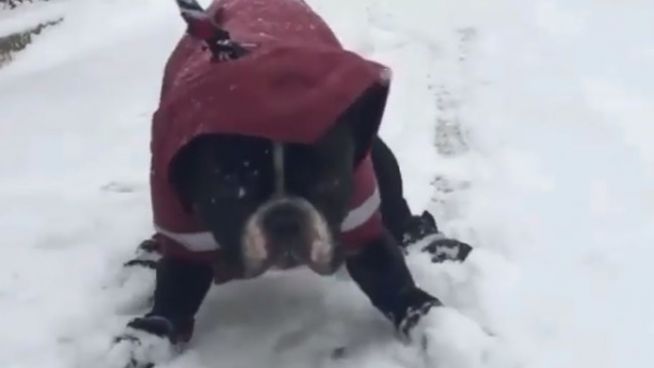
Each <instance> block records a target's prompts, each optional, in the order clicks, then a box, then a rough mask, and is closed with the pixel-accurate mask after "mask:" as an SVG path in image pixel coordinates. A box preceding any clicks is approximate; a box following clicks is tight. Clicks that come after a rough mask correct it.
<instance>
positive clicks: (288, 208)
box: [263, 203, 303, 238]
mask: <svg viewBox="0 0 654 368" xmlns="http://www.w3.org/2000/svg"><path fill="white" fill-rule="evenodd" d="M302 217H303V216H302V211H301V210H300V209H299V208H297V207H296V206H294V205H293V204H291V203H280V204H277V205H275V206H273V207H272V208H270V209H269V210H268V211H267V213H266V214H265V217H264V219H263V227H264V228H265V229H266V231H267V232H268V233H270V234H272V235H274V236H278V237H280V238H289V237H293V236H297V235H299V234H300V232H301V231H302Z"/></svg>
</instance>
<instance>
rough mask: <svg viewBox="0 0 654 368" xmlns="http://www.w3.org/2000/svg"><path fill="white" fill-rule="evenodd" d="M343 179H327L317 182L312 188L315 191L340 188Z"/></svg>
mask: <svg viewBox="0 0 654 368" xmlns="http://www.w3.org/2000/svg"><path fill="white" fill-rule="evenodd" d="M342 185H343V181H342V180H341V179H329V180H327V181H324V182H322V183H318V184H317V185H316V186H315V188H314V190H315V191H316V192H317V193H331V192H335V191H337V190H339V189H341V187H342Z"/></svg>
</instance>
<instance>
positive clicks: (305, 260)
mask: <svg viewBox="0 0 654 368" xmlns="http://www.w3.org/2000/svg"><path fill="white" fill-rule="evenodd" d="M354 156H355V147H354V139H353V136H352V133H351V132H350V129H349V125H348V124H346V123H339V124H337V125H336V126H335V127H334V128H332V129H331V131H329V132H328V134H326V135H325V136H324V137H323V138H322V139H321V140H320V141H318V142H317V143H315V144H312V145H300V144H284V145H280V144H277V143H274V142H271V141H270V140H266V139H260V138H252V137H243V136H235V135H219V136H206V137H201V138H198V139H196V140H195V141H193V142H192V143H191V144H190V145H189V146H188V147H187V148H186V149H185V150H184V151H183V152H182V154H180V156H179V158H178V159H177V160H176V161H175V162H174V165H175V166H174V168H173V173H174V177H173V179H174V182H175V183H176V186H177V188H178V190H179V191H180V196H181V197H182V198H183V199H184V200H185V201H186V202H187V204H188V205H189V207H190V208H191V209H192V211H194V212H195V215H196V216H198V218H199V219H200V220H201V221H202V222H204V224H205V226H207V227H208V228H209V229H210V231H211V232H212V233H213V235H214V237H215V238H216V240H217V241H218V243H219V244H220V245H221V248H222V249H223V250H224V251H225V253H226V254H227V255H228V257H229V259H231V260H235V261H238V262H241V263H242V266H243V268H244V271H245V276H247V277H254V276H257V275H260V274H261V273H263V272H265V271H266V270H267V269H268V268H270V267H271V266H277V267H280V268H289V267H292V266H295V265H299V264H306V265H307V266H309V267H310V268H311V269H313V270H314V271H315V272H317V273H320V274H329V273H332V272H334V271H335V270H336V269H337V268H338V265H339V264H340V261H341V258H342V257H340V256H339V253H340V252H339V249H340V247H339V246H338V243H337V242H338V235H339V233H340V225H341V222H342V221H343V219H344V217H345V216H346V214H347V211H348V203H349V199H350V195H351V193H352V189H353V166H354Z"/></svg>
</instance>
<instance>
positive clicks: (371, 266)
mask: <svg viewBox="0 0 654 368" xmlns="http://www.w3.org/2000/svg"><path fill="white" fill-rule="evenodd" d="M346 266H347V270H348V272H349V273H350V276H352V279H353V280H354V281H355V282H356V283H357V284H358V285H359V287H360V288H361V290H363V292H364V293H365V294H366V295H367V296H368V298H369V299H370V301H371V302H372V304H373V305H374V306H375V307H376V308H377V309H379V310H380V311H381V312H382V313H383V314H384V315H385V316H386V317H387V318H388V319H390V320H391V321H392V322H393V324H394V325H395V327H396V328H397V330H398V332H400V333H401V334H403V335H404V336H408V334H409V332H410V330H411V329H412V328H413V327H414V326H415V324H416V323H417V322H418V320H419V319H420V317H421V316H422V315H424V314H426V313H427V312H428V311H429V310H430V309H431V308H432V307H435V306H440V305H441V302H440V301H439V300H438V299H437V298H435V297H434V296H432V295H430V294H428V293H427V292H425V291H423V290H422V289H420V288H418V287H417V286H416V284H415V282H414V281H413V277H412V276H411V273H410V272H409V269H408V267H407V265H406V262H405V260H404V255H403V254H402V250H401V249H400V247H399V246H397V244H396V243H395V240H394V239H393V237H392V236H391V235H390V234H388V233H386V234H384V235H383V236H382V237H380V238H379V239H378V240H375V241H373V242H371V243H370V244H367V245H366V247H365V248H364V249H363V250H362V251H361V252H360V253H358V254H356V255H354V256H351V257H349V258H348V259H347V261H346Z"/></svg>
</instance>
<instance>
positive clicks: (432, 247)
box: [422, 237, 472, 263]
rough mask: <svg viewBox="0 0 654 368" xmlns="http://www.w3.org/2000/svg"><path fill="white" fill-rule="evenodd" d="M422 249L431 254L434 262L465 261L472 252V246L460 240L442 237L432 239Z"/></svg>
mask: <svg viewBox="0 0 654 368" xmlns="http://www.w3.org/2000/svg"><path fill="white" fill-rule="evenodd" d="M422 251H423V252H427V253H429V254H431V261H432V262H434V263H442V262H445V261H458V262H463V261H465V260H466V258H468V255H469V254H470V252H472V247H471V246H470V245H468V244H466V243H464V242H460V241H458V240H454V239H449V238H443V237H441V238H437V239H434V240H433V241H431V242H430V243H429V244H428V245H427V246H425V247H424V248H422Z"/></svg>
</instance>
